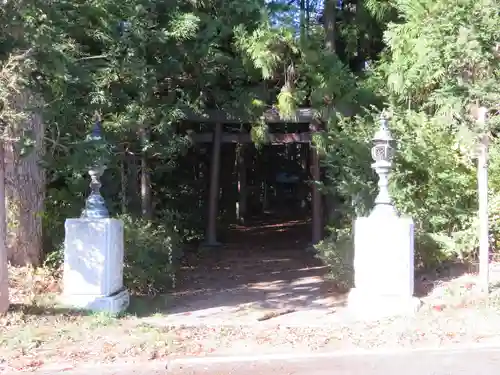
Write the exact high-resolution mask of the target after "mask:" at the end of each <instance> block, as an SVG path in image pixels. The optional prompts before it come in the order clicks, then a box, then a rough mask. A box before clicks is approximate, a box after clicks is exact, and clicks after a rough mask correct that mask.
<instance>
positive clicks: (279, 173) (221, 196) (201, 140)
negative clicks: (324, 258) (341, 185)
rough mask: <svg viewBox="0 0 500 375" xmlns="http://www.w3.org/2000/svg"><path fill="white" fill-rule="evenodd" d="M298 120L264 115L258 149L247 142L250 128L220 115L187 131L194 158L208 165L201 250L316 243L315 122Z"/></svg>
mask: <svg viewBox="0 0 500 375" xmlns="http://www.w3.org/2000/svg"><path fill="white" fill-rule="evenodd" d="M214 117H215V118H214ZM296 118H297V120H296V121H295V122H285V121H283V120H281V119H280V118H279V116H277V115H276V113H267V114H265V119H266V122H267V124H268V127H269V134H268V140H267V142H265V143H263V144H255V143H254V142H253V141H252V138H251V126H250V125H249V124H245V123H242V122H241V119H239V120H237V119H230V118H227V116H226V115H224V114H222V115H221V114H219V115H218V116H213V115H212V116H208V117H203V118H202V119H200V121H199V122H198V123H197V124H196V125H194V124H192V126H191V127H190V133H191V139H192V141H193V143H194V144H195V147H196V148H197V151H196V152H197V153H200V154H203V155H205V157H206V159H209V162H208V163H207V164H208V165H207V167H208V168H206V169H207V170H206V171H205V173H204V175H205V176H206V178H205V180H208V183H207V186H206V187H207V190H208V191H207V194H206V199H207V206H208V209H207V216H206V218H205V220H206V235H205V241H204V243H203V246H205V247H217V246H220V245H222V244H224V243H236V242H238V243H248V242H252V243H254V244H255V242H256V241H258V242H261V243H262V244H268V243H270V242H272V243H273V246H274V247H276V246H278V247H281V246H284V247H291V246H294V247H295V248H296V247H299V246H300V247H302V248H305V247H308V246H310V245H311V244H315V243H317V242H319V241H320V240H321V238H322V226H323V223H322V212H321V206H322V205H321V195H320V193H319V191H318V187H317V184H315V183H314V181H320V179H321V173H320V166H319V158H318V154H317V152H316V150H315V148H314V147H312V145H311V139H312V134H313V133H314V132H317V131H319V130H320V127H319V122H318V121H317V120H315V119H314V118H313V115H312V111H311V110H308V109H304V110H301V111H299V112H298V114H297V116H296ZM207 161H208V160H207ZM250 237H252V241H250ZM293 244H295V245H293Z"/></svg>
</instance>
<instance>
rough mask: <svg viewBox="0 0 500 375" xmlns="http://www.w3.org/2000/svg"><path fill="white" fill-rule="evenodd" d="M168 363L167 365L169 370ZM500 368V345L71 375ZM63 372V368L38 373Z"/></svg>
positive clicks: (387, 374)
mask: <svg viewBox="0 0 500 375" xmlns="http://www.w3.org/2000/svg"><path fill="white" fill-rule="evenodd" d="M166 367H167V368H166ZM499 372H500V347H499V348H493V349H492V348H489V349H487V348H479V349H459V350H446V351H444V350H439V351H411V352H405V353H402V352H398V353H393V354H391V353H389V352H387V353H380V354H355V355H349V354H348V355H339V354H333V355H331V356H328V355H322V356H315V357H305V356H304V357H302V358H286V359H285V358H279V359H272V360H269V359H266V360H258V361H255V360H249V359H244V360H241V361H238V362H234V361H228V360H223V361H221V362H217V361H214V360H209V361H207V362H203V361H200V360H197V361H195V362H190V361H187V362H182V361H173V362H171V363H168V364H167V366H165V363H158V362H157V363H152V362H151V363H147V364H142V365H140V364H132V365H123V366H103V367H98V368H97V367H96V368H86V369H79V370H71V371H64V374H65V375H84V374H85V375H87V374H91V375H100V374H102V375H118V374H120V375H332V374H342V375H466V374H467V375H480V374H484V375H493V374H496V373H499ZM49 373H50V374H51V375H54V374H57V373H58V372H57V371H48V372H45V371H44V372H37V374H40V375H41V374H47V375H48V374H49Z"/></svg>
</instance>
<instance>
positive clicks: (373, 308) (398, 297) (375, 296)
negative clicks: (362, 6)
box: [348, 117, 420, 319]
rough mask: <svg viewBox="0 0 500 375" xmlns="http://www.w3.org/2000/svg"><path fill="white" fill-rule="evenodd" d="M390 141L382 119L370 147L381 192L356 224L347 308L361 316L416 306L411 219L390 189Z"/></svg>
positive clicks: (400, 312)
mask: <svg viewBox="0 0 500 375" xmlns="http://www.w3.org/2000/svg"><path fill="white" fill-rule="evenodd" d="M393 142H394V140H393V138H392V136H391V133H390V131H389V129H388V126H387V120H386V118H385V117H382V118H381V119H380V124H379V129H378V130H377V132H376V133H375V136H374V137H373V148H372V150H371V154H372V158H373V160H374V163H373V164H372V168H373V169H374V170H375V172H376V173H377V175H378V178H379V181H378V187H379V192H378V195H377V197H376V199H375V202H374V203H375V207H374V208H373V210H372V212H371V214H370V215H369V216H368V217H358V218H357V219H356V221H355V223H354V288H352V289H351V291H350V293H349V297H348V308H349V309H350V310H351V312H352V315H353V316H355V317H358V318H361V319H365V318H367V319H379V318H383V317H387V316H394V315H404V314H409V313H414V312H415V311H416V310H417V309H418V308H419V306H420V300H419V299H418V298H415V297H414V296H413V292H414V272H415V270H414V244H413V232H414V230H413V220H412V219H411V218H409V217H400V216H399V214H398V212H397V210H396V208H395V207H394V205H393V204H392V200H391V197H390V194H389V189H388V185H389V174H390V171H391V167H392V160H393V157H394V146H393Z"/></svg>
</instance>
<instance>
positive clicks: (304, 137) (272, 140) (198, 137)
mask: <svg viewBox="0 0 500 375" xmlns="http://www.w3.org/2000/svg"><path fill="white" fill-rule="evenodd" d="M186 120H188V121H191V122H197V123H205V124H209V125H211V126H213V131H211V132H203V133H194V134H193V132H192V133H191V134H190V136H191V140H192V141H193V142H194V143H213V148H212V155H211V167H210V169H211V170H210V188H209V198H208V217H207V224H206V235H205V243H204V245H205V246H208V247H214V246H218V245H219V243H218V242H217V232H216V228H217V225H216V223H217V213H218V204H219V194H218V193H219V183H220V181H219V179H220V164H221V145H222V143H239V144H248V143H252V139H251V135H250V134H249V133H248V132H240V133H229V132H224V131H223V125H224V124H226V125H229V124H242V123H249V122H250V121H248V119H245V118H243V119H242V118H241V117H240V118H235V117H231V116H230V115H228V114H227V113H225V112H223V111H218V110H213V111H208V112H206V113H204V114H202V115H197V114H189V115H188V116H187V117H186ZM264 120H265V122H266V123H267V124H269V125H271V124H279V123H302V124H309V131H307V132H300V133H271V134H269V135H268V140H269V144H287V143H307V144H310V145H311V146H312V142H311V141H312V135H313V133H315V132H319V131H321V130H322V129H321V121H318V117H317V116H316V113H315V111H314V110H313V109H310V108H303V109H299V110H298V111H297V113H296V116H295V121H290V120H284V119H282V118H281V117H280V116H279V114H278V113H277V112H276V111H268V112H265V113H264ZM238 163H240V164H241V163H244V158H239V161H238ZM310 165H311V176H312V179H313V180H314V181H319V180H320V179H321V172H320V164H319V156H318V152H317V150H316V148H315V147H311V148H310ZM240 182H241V183H243V184H245V181H240ZM311 190H312V194H311V195H312V214H311V216H312V233H311V242H312V243H313V244H316V243H318V242H319V241H320V240H321V238H322V232H323V230H322V229H323V223H322V205H321V194H320V193H319V190H318V187H317V185H316V184H312V186H311ZM239 204H240V206H241V205H245V196H244V189H241V190H240V195H239Z"/></svg>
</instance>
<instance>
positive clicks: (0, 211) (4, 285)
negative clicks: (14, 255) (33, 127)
mask: <svg viewBox="0 0 500 375" xmlns="http://www.w3.org/2000/svg"><path fill="white" fill-rule="evenodd" d="M6 228H7V214H6V207H5V149H4V143H3V141H2V140H0V314H4V313H6V312H7V310H8V309H9V273H8V269H7V246H6V242H5V231H6Z"/></svg>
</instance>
